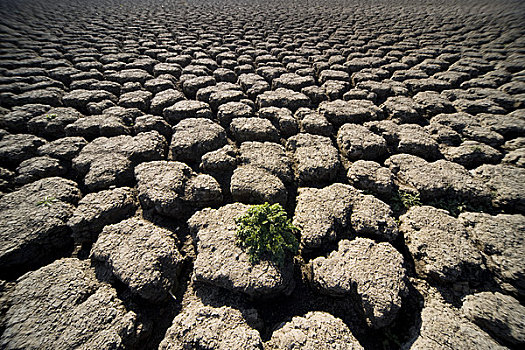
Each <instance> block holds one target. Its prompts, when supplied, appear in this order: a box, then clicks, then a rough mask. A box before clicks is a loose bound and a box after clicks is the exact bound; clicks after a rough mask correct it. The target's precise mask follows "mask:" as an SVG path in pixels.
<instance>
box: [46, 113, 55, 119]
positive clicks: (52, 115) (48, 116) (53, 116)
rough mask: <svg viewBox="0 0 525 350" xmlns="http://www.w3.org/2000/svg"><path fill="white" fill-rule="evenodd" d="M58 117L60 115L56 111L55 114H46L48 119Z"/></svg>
mask: <svg viewBox="0 0 525 350" xmlns="http://www.w3.org/2000/svg"><path fill="white" fill-rule="evenodd" d="M56 117H58V115H56V114H54V113H53V114H46V119H48V120H53V119H55V118H56Z"/></svg>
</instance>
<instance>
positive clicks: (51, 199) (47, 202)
mask: <svg viewBox="0 0 525 350" xmlns="http://www.w3.org/2000/svg"><path fill="white" fill-rule="evenodd" d="M56 202H57V199H56V198H54V197H49V196H45V197H44V199H42V200H41V201H38V202H37V203H36V205H43V206H45V207H50V206H51V204H53V203H56Z"/></svg>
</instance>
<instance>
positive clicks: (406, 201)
mask: <svg viewBox="0 0 525 350" xmlns="http://www.w3.org/2000/svg"><path fill="white" fill-rule="evenodd" d="M392 202H393V203H392V209H393V210H394V211H396V212H399V211H402V210H406V209H410V208H411V207H413V206H417V205H421V199H420V198H419V193H417V192H416V193H412V192H407V191H402V190H399V191H397V193H396V194H395V195H394V197H393V198H392Z"/></svg>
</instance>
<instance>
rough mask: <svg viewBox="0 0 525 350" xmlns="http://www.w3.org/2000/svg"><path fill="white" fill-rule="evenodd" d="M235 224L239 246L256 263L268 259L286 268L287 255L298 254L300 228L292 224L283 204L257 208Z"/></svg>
mask: <svg viewBox="0 0 525 350" xmlns="http://www.w3.org/2000/svg"><path fill="white" fill-rule="evenodd" d="M235 223H236V224H237V232H236V236H237V242H236V243H237V245H238V246H240V247H241V248H243V249H245V250H246V251H247V253H248V255H249V257H250V262H251V263H252V264H255V263H257V262H259V261H260V260H261V259H268V260H270V261H272V262H274V263H276V264H278V265H279V266H282V265H283V264H284V258H285V255H286V254H287V253H292V254H296V253H297V251H298V249H299V242H298V241H297V238H295V236H296V235H297V234H299V232H300V229H299V228H298V227H296V226H294V225H293V224H292V222H291V220H290V219H288V217H287V216H286V212H285V211H284V209H283V207H282V206H281V205H280V204H273V205H270V204H269V203H264V204H260V205H253V206H252V207H251V208H250V209H248V212H247V213H246V214H245V215H243V216H240V217H238V218H236V219H235Z"/></svg>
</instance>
